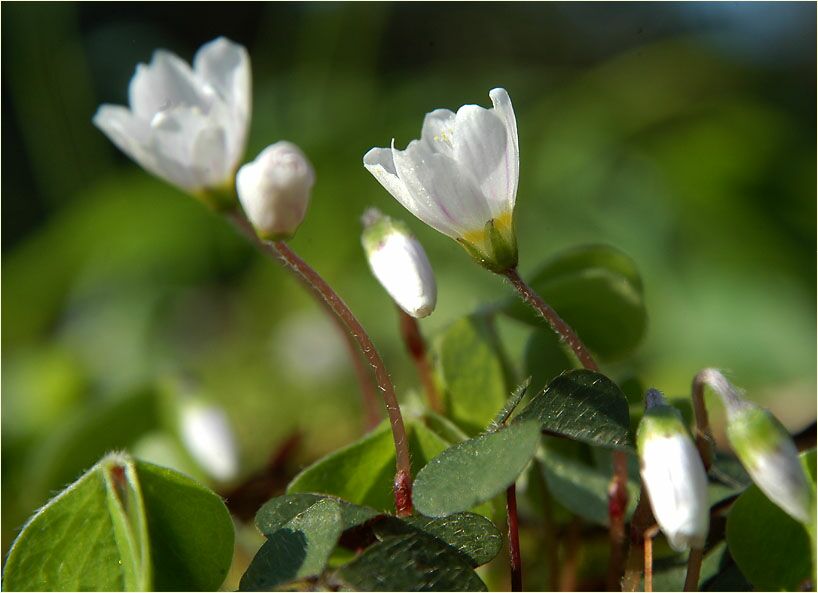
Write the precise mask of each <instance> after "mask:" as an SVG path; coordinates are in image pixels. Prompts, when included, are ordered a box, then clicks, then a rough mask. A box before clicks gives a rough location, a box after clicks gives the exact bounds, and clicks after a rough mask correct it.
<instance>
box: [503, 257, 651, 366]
mask: <svg viewBox="0 0 818 593" xmlns="http://www.w3.org/2000/svg"><path fill="white" fill-rule="evenodd" d="M528 283H529V284H530V285H531V287H532V288H533V289H534V291H535V292H537V293H538V294H539V295H540V296H541V297H542V298H543V299H544V300H545V302H547V303H548V304H549V305H551V306H552V307H553V308H554V309H555V310H556V311H557V313H558V314H559V315H560V317H562V318H563V319H564V320H565V321H566V322H567V323H568V324H569V325H571V326H572V327H573V328H574V329H575V330H576V332H577V333H578V334H579V336H580V337H581V338H582V340H583V341H584V342H585V344H586V345H587V346H588V347H589V348H590V349H591V350H593V351H594V352H595V353H596V354H597V355H599V356H600V357H601V358H604V359H607V360H613V359H621V358H624V357H625V356H626V355H628V354H630V353H631V352H632V351H633V350H634V349H635V348H636V346H637V345H638V344H639V342H640V341H641V339H642V336H643V334H644V333H645V328H646V327H647V312H646V309H645V303H644V299H643V296H642V280H641V278H640V276H639V272H638V271H637V269H636V264H635V263H634V261H633V260H632V259H631V258H630V257H628V256H627V255H625V254H624V253H623V252H621V251H619V250H618V249H615V248H613V247H609V246H606V245H589V246H584V247H577V248H574V249H569V250H566V251H563V252H561V253H558V254H556V255H554V256H553V257H552V258H550V259H549V260H548V261H547V262H546V263H544V264H543V265H542V267H541V268H540V269H539V270H538V271H537V272H536V273H535V274H533V275H532V276H531V278H530V280H529V281H528ZM503 310H504V311H505V312H506V313H507V314H508V315H510V316H512V317H514V318H515V319H519V320H520V321H524V322H526V323H528V324H530V325H534V326H542V325H543V324H544V323H545V322H544V321H543V320H542V319H540V318H539V317H538V316H537V315H536V314H535V313H534V312H533V311H531V309H530V307H528V306H527V305H526V304H525V303H523V302H521V301H520V299H508V300H507V301H506V305H505V306H504V308H503ZM556 339H557V338H556V336H555V337H554V341H555V342H556ZM543 341H544V339H543ZM550 346H551V347H550V348H549V349H550V350H551V351H553V344H552V345H550ZM540 348H542V349H545V348H546V347H545V345H544V344H541V345H540Z"/></svg>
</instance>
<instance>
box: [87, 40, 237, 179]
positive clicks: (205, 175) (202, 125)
mask: <svg viewBox="0 0 818 593" xmlns="http://www.w3.org/2000/svg"><path fill="white" fill-rule="evenodd" d="M128 101H129V104H130V107H129V108H127V107H123V106H120V105H108V104H106V105H101V106H100V108H99V109H98V110H97V113H96V115H95V116H94V120H93V121H94V124H95V125H96V126H97V127H98V128H99V129H100V130H102V131H103V132H104V133H105V134H106V135H107V136H108V138H110V139H111V141H112V142H113V143H114V144H116V145H117V146H118V147H119V149H120V150H122V151H123V152H125V153H126V154H127V155H128V156H130V157H131V158H132V159H133V160H135V161H136V162H137V163H139V164H140V165H142V167H144V168H145V169H146V170H147V171H149V172H151V173H153V174H154V175H156V176H157V177H160V178H162V179H164V180H165V181H167V182H169V183H171V184H173V185H175V186H177V187H180V188H181V189H183V190H185V191H187V192H189V193H191V194H197V195H198V194H202V193H203V192H204V191H205V190H207V189H211V188H215V189H223V188H224V187H225V186H227V187H228V188H230V189H231V190H232V187H231V186H232V181H233V174H234V172H235V170H236V167H237V166H238V164H239V160H240V159H241V157H242V154H243V153H244V145H245V140H246V137H247V127H248V124H249V120H250V59H249V57H248V56H247V50H245V49H244V47H242V46H240V45H237V44H235V43H233V42H231V41H229V40H227V39H225V38H224V37H219V38H218V39H215V40H213V41H211V42H210V43H208V44H206V45H204V46H202V47H201V49H199V51H198V52H197V53H196V56H195V57H194V59H193V68H192V69H191V67H190V66H189V65H188V64H187V63H186V62H184V61H183V60H181V59H180V58H179V57H178V56H176V55H174V54H172V53H170V52H167V51H164V50H158V51H156V52H155V53H154V54H153V59H152V61H151V63H150V65H145V64H139V65H138V66H137V67H136V73H135V74H134V76H133V78H131V83H130V87H129V88H128Z"/></svg>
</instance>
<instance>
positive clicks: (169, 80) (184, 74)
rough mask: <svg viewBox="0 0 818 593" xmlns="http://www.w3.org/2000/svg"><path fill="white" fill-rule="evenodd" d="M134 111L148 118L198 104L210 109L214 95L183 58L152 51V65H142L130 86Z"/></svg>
mask: <svg viewBox="0 0 818 593" xmlns="http://www.w3.org/2000/svg"><path fill="white" fill-rule="evenodd" d="M128 96H129V101H130V105H131V110H132V111H133V112H134V113H135V114H136V115H138V116H139V117H141V118H142V119H144V120H146V121H151V119H153V116H154V115H156V114H157V113H159V112H160V111H165V110H167V109H171V108H174V107H180V106H187V107H193V106H196V107H198V108H199V109H201V110H202V111H203V112H207V111H208V109H209V107H210V104H211V103H212V100H213V97H212V96H210V97H208V96H207V93H206V91H205V90H204V89H203V87H202V84H201V83H200V82H199V81H198V80H197V79H196V77H195V76H194V74H193V71H192V70H191V69H190V66H188V65H187V64H186V63H185V62H184V61H183V60H181V59H180V58H178V57H177V56H175V55H173V54H172V53H170V52H167V51H164V50H157V51H156V52H155V53H154V54H153V60H152V61H151V63H150V65H148V66H146V65H145V64H139V65H138V66H137V67H136V73H135V74H134V76H133V78H131V84H130V87H129V89H128Z"/></svg>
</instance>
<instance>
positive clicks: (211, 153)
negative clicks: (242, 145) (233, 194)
mask: <svg viewBox="0 0 818 593" xmlns="http://www.w3.org/2000/svg"><path fill="white" fill-rule="evenodd" d="M191 159H192V166H193V169H194V171H195V173H196V177H197V178H198V180H199V183H200V185H201V186H202V187H216V186H219V185H221V184H223V183H225V182H227V181H229V179H230V177H231V176H232V173H233V168H232V166H231V164H230V163H229V162H228V160H227V135H226V134H225V131H224V128H220V127H218V126H210V127H206V128H204V129H202V130H201V131H200V132H199V134H198V135H197V136H196V140H195V141H194V142H193V148H192V152H191Z"/></svg>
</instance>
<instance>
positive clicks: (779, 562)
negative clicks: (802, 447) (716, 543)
mask: <svg viewBox="0 0 818 593" xmlns="http://www.w3.org/2000/svg"><path fill="white" fill-rule="evenodd" d="M815 459H816V455H815V450H814V449H813V450H812V451H809V452H807V453H803V454H802V455H801V461H802V463H803V465H804V468H805V470H806V471H808V472H809V475H810V476H811V482H812V483H813V484H814V483H815ZM810 529H812V530H813V533H814V529H815V527H814V525H813V526H811V527H809V528H808V527H807V526H805V525H804V524H802V523H799V522H798V521H796V520H795V519H793V518H792V517H790V516H789V515H788V514H787V513H785V512H784V511H783V510H781V509H780V508H779V507H778V506H777V505H775V504H774V503H772V502H771V501H770V500H769V499H768V498H767V497H766V496H765V495H764V494H763V493H762V492H761V490H759V489H758V487H757V486H755V485H753V486H750V487H749V488H747V490H746V491H745V492H744V494H742V495H741V496H740V497H739V498H738V500H736V502H735V503H734V504H733V507H732V508H731V509H730V514H729V515H728V516H727V544H728V546H729V547H730V553H731V554H732V556H733V558H735V560H736V564H738V566H739V568H740V569H741V572H742V573H743V574H744V576H746V577H747V580H749V581H750V582H751V583H752V584H753V586H754V587H756V588H757V589H759V590H765V591H798V590H800V589H801V588H802V585H803V584H804V583H805V582H806V581H808V580H809V579H810V578H812V575H813V574H814V572H813V571H814V566H813V564H812V561H811V559H813V560H814V558H815V552H814V549H812V548H811V542H810V537H812V536H811V534H810Z"/></svg>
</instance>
